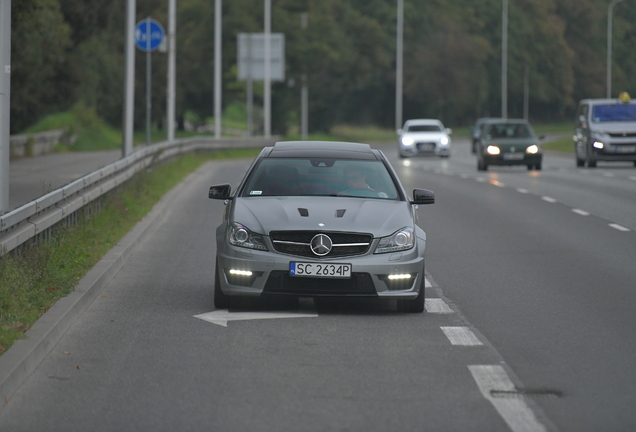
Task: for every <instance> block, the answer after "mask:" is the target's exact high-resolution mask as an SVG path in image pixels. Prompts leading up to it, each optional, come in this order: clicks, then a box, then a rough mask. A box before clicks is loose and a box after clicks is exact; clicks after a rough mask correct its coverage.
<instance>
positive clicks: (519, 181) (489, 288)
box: [0, 140, 636, 432]
mask: <svg viewBox="0 0 636 432" xmlns="http://www.w3.org/2000/svg"><path fill="white" fill-rule="evenodd" d="M383 149H384V150H385V152H386V154H387V155H389V157H391V158H392V159H393V163H394V166H395V167H396V169H397V171H398V174H399V175H400V177H401V179H402V181H403V183H404V184H405V186H406V187H407V189H412V188H414V187H423V188H428V189H432V190H434V191H435V192H436V196H437V202H436V204H435V205H432V206H421V207H420V210H419V213H420V223H421V225H422V227H423V228H424V229H425V230H426V232H427V235H428V243H427V272H428V277H427V279H428V281H429V285H430V287H429V288H427V312H426V313H424V314H400V313H397V312H396V311H395V307H394V305H393V304H391V303H379V302H374V301H349V302H346V303H338V302H335V303H334V302H325V301H323V302H314V301H313V300H311V299H306V300H303V301H302V302H301V307H300V310H286V311H283V312H286V313H287V315H283V314H281V313H279V312H280V309H281V308H282V306H283V305H276V304H274V305H271V304H262V303H258V302H257V303H253V304H246V305H244V307H243V308H242V309H240V310H232V311H230V312H231V313H230V314H227V313H225V312H222V311H220V312H217V314H219V313H223V314H224V315H218V316H217V318H219V317H223V316H224V317H226V318H227V317H230V318H232V317H233V318H234V319H236V318H239V317H240V318H243V319H242V320H239V321H228V322H227V323H224V324H225V326H224V325H219V324H218V323H217V324H215V323H212V322H209V321H205V320H203V319H200V318H197V317H195V315H201V314H206V313H209V312H213V311H214V306H213V299H212V280H213V276H214V247H215V246H214V242H213V240H214V228H215V227H216V226H217V225H218V223H219V221H220V218H221V216H222V212H223V209H224V206H223V204H222V203H221V202H218V201H213V200H208V199H207V197H206V196H207V189H208V187H209V186H210V185H211V184H215V183H223V182H229V183H232V184H233V185H236V184H237V183H238V181H239V180H240V177H241V176H242V173H243V172H244V171H245V169H246V168H247V165H248V164H249V161H245V160H243V161H229V162H218V163H211V164H208V165H206V166H205V167H204V168H203V169H201V170H199V171H198V172H197V173H195V174H193V175H191V176H190V177H188V179H187V180H186V181H185V182H184V183H183V184H182V185H181V186H180V188H179V190H178V193H175V194H172V195H171V198H170V199H167V200H165V201H164V202H163V203H162V204H161V205H160V206H159V207H158V208H157V209H156V211H157V212H159V213H158V214H159V216H158V219H157V220H156V222H155V223H154V224H153V225H152V228H151V229H150V231H149V232H148V233H147V235H146V236H145V237H144V239H143V240H142V241H141V243H139V245H138V246H137V247H136V249H135V251H134V253H133V254H132V256H130V257H129V258H128V260H127V261H126V263H125V265H124V267H123V268H122V269H121V270H120V271H119V273H118V274H117V275H116V276H115V277H114V278H113V280H112V281H111V282H110V283H109V284H108V286H106V288H105V289H104V290H103V291H102V292H101V293H100V295H99V296H98V297H97V298H96V299H95V301H94V302H93V303H92V304H91V306H90V307H89V308H88V309H87V310H86V311H85V312H84V314H83V315H82V316H81V317H80V318H79V319H78V320H77V321H76V322H75V324H74V325H73V326H72V327H71V329H70V330H69V331H68V332H67V333H66V335H65V336H64V337H63V338H62V339H61V341H60V342H59V343H58V344H57V345H56V346H55V347H54V349H53V350H52V352H51V353H50V354H49V355H48V356H47V358H46V359H45V360H44V361H43V362H42V363H41V365H40V366H39V368H38V369H37V370H36V371H35V372H34V373H33V374H32V375H31V376H30V377H29V378H28V379H27V380H26V382H25V383H24V384H23V385H22V386H21V387H20V389H19V390H17V391H16V392H15V393H14V394H13V395H12V396H11V398H10V399H9V400H7V401H5V404H4V407H3V408H2V410H0V430H2V431H4V430H7V431H34V430H47V431H75V430H77V431H85V430H95V431H119V430H138V431H146V430H152V431H164V430H165V431H174V430H179V431H189V430H192V431H198V430H214V431H325V430H338V431H358V430H365V431H393V430H399V431H423V430H426V431H466V430H472V431H509V430H514V431H541V430H560V431H577V432H578V431H599V430H603V431H631V430H634V429H636V413H635V412H634V410H633V407H634V406H636V390H635V388H636V387H635V384H636V367H634V361H633V356H634V354H635V353H636V334H635V333H634V331H633V329H634V328H636V313H635V312H636V306H635V305H636V301H635V300H636V292H635V290H634V288H635V287H636V269H635V266H634V262H635V258H636V236H635V232H636V199H635V195H636V169H634V168H633V166H629V165H627V164H626V165H621V164H602V163H599V167H598V168H596V169H587V168H576V167H575V163H574V160H573V158H570V157H565V158H564V157H560V156H555V155H546V158H545V160H544V164H543V167H544V168H543V170H542V171H540V172H533V171H527V170H526V169H525V168H518V167H515V168H509V167H501V168H498V167H491V168H490V169H489V171H488V172H486V173H480V172H477V170H476V161H475V159H474V157H473V155H472V154H470V151H469V147H468V143H467V142H465V141H461V140H457V141H456V142H455V143H454V148H453V155H452V157H451V158H450V159H448V160H443V159H436V158H413V159H407V160H400V159H398V158H397V157H396V156H397V151H396V149H395V148H393V147H392V146H387V147H383ZM245 312H251V313H265V314H267V313H269V314H270V315H269V317H270V318H272V319H253V318H254V316H253V315H252V316H250V315H247V314H246V313H245ZM301 314H302V315H301ZM213 316H214V314H213ZM273 316H275V317H278V318H274V317H273ZM264 317H265V316H260V318H264ZM283 317H285V318H284V319H283ZM250 318H252V319H250ZM221 324H223V323H221Z"/></svg>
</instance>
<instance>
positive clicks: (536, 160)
mask: <svg viewBox="0 0 636 432" xmlns="http://www.w3.org/2000/svg"><path fill="white" fill-rule="evenodd" d="M541 139H543V137H537V136H536V135H535V134H534V131H533V130H532V126H530V123H528V121H527V120H523V119H495V120H490V121H488V122H486V123H485V124H484V125H483V126H482V134H481V137H480V138H479V141H478V143H477V149H476V150H477V170H479V171H486V170H487V169H488V166H489V165H526V166H527V167H528V169H529V170H532V169H535V170H540V169H541V162H542V160H543V152H542V150H541V143H540V140H541Z"/></svg>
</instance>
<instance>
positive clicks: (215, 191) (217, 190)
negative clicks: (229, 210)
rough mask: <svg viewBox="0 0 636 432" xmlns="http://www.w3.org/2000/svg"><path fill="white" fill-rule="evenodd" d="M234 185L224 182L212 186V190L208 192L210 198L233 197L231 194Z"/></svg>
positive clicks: (224, 198) (222, 198)
mask: <svg viewBox="0 0 636 432" xmlns="http://www.w3.org/2000/svg"><path fill="white" fill-rule="evenodd" d="M231 190H232V187H231V186H230V185H229V184H222V185H216V186H212V187H210V192H208V198H210V199H221V200H226V199H232V197H231V196H230V191H231Z"/></svg>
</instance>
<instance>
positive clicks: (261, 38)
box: [237, 33, 285, 81]
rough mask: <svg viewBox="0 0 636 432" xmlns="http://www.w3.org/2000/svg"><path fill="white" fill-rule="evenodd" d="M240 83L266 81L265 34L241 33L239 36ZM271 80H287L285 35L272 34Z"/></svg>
mask: <svg viewBox="0 0 636 432" xmlns="http://www.w3.org/2000/svg"><path fill="white" fill-rule="evenodd" d="M237 45H238V79H239V81H248V80H250V79H251V80H252V81H263V80H264V79H265V34H263V33H239V35H238V44H237ZM270 47H271V48H270V59H271V63H270V64H271V66H270V74H271V75H270V79H271V80H272V81H284V80H285V35H284V34H283V33H270Z"/></svg>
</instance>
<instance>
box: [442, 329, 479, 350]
mask: <svg viewBox="0 0 636 432" xmlns="http://www.w3.org/2000/svg"><path fill="white" fill-rule="evenodd" d="M441 329H442V331H443V332H444V334H445V335H446V337H447V338H448V340H450V342H451V344H453V345H461V346H476V345H483V344H482V343H481V341H480V340H479V339H477V336H475V334H474V333H473V332H472V331H471V330H470V329H469V328H468V327H441Z"/></svg>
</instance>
